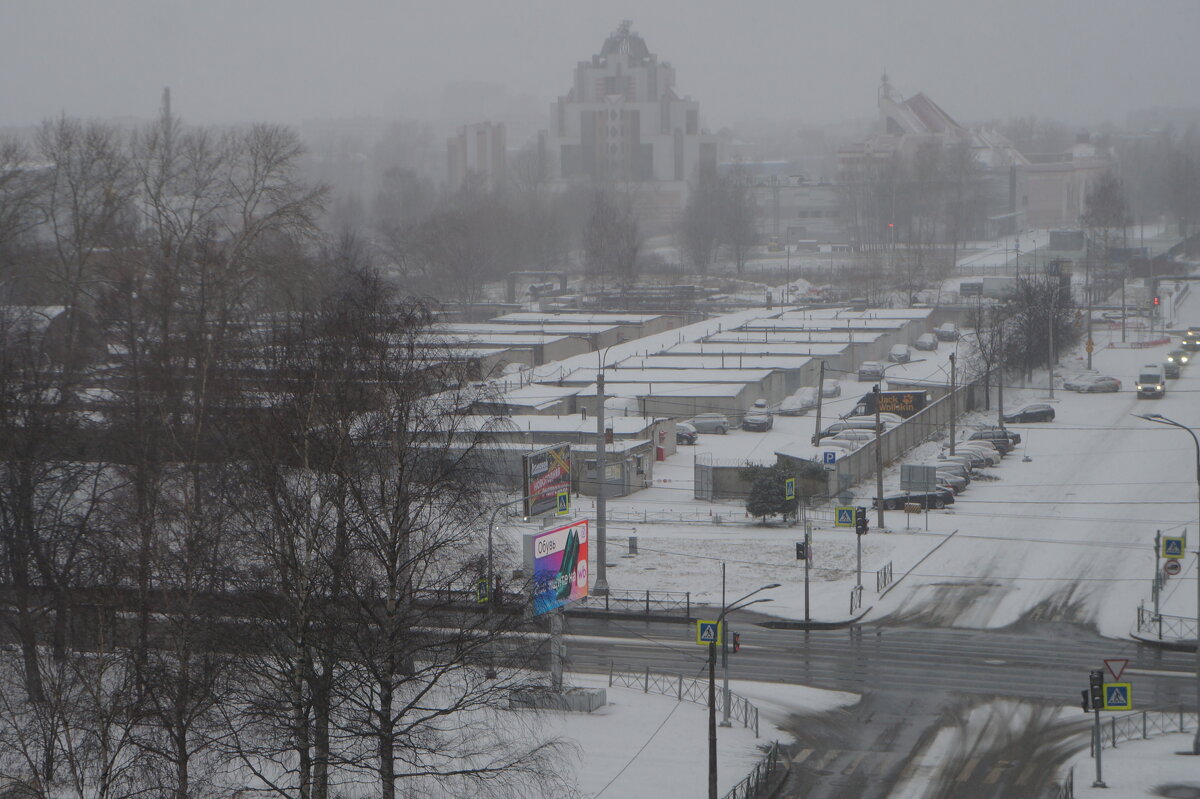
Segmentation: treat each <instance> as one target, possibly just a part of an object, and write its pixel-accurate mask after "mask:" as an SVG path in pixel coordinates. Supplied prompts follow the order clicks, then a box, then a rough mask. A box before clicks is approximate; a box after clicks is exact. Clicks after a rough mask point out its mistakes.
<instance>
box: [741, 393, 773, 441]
mask: <svg viewBox="0 0 1200 799" xmlns="http://www.w3.org/2000/svg"><path fill="white" fill-rule="evenodd" d="M774 426H775V416H774V414H772V413H771V409H770V408H768V407H767V401H766V400H761V399H760V400H755V401H754V406H753V407H751V408H750V410H748V411H746V415H745V416H743V417H742V429H743V430H750V431H752V432H757V433H765V432H767V431H768V430H770V429H771V428H772V427H774Z"/></svg>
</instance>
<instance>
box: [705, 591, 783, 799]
mask: <svg viewBox="0 0 1200 799" xmlns="http://www.w3.org/2000/svg"><path fill="white" fill-rule="evenodd" d="M778 587H779V583H771V584H770V585H764V586H761V587H759V588H755V589H754V590H753V591H751V592H750V593H748V594H746V595H745V596H743V597H741V598H740V599H735V600H734V601H733V602H731V603H729V604H728V605H726V606H725V607H723V608H721V614H720V615H719V616H717V629H718V630H719V631H721V640H722V641H724V640H725V631H724V628H723V626H722V625H724V623H725V616H726V615H727V614H729V613H732V612H733V611H735V610H742V609H743V608H748V607H750V606H751V605H757V604H758V603H760V602H770V601H771V600H770V599H769V598H766V597H764V598H762V599H755V600H753V601H752V602H746V600H747V599H750V597H752V596H754V595H755V594H757V593H759V592H761V591H768V590H770V589H772V588H778ZM742 603H745V604H742ZM708 799H717V642H716V641H712V642H711V643H709V645H708Z"/></svg>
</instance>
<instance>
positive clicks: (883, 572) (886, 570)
mask: <svg viewBox="0 0 1200 799" xmlns="http://www.w3.org/2000/svg"><path fill="white" fill-rule="evenodd" d="M891 584H892V562H891V561H890V560H889V561H888V562H887V565H886V566H884V567H883V568H882V569H880V570H879V571H877V572H875V592H876V593H883V589H885V588H887V587H888V586H889V585H891Z"/></svg>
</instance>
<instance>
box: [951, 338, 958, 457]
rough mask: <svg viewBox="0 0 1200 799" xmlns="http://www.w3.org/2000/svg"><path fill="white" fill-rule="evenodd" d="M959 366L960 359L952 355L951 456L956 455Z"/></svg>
mask: <svg viewBox="0 0 1200 799" xmlns="http://www.w3.org/2000/svg"><path fill="white" fill-rule="evenodd" d="M957 364H958V358H957V357H956V354H955V353H953V352H952V353H950V454H951V455H953V454H954V435H955V433H954V417H955V416H957V415H958V394H957V392H956V390H955V379H956V377H957V374H956V372H955V368H956V366H957Z"/></svg>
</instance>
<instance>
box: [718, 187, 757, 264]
mask: <svg viewBox="0 0 1200 799" xmlns="http://www.w3.org/2000/svg"><path fill="white" fill-rule="evenodd" d="M748 182H749V178H748V176H747V175H746V174H745V173H744V172H743V171H742V170H740V169H735V170H734V171H733V173H732V174H731V175H729V176H728V178H727V179H726V180H725V181H723V191H722V192H721V194H722V203H721V216H722V219H721V228H720V229H721V242H722V243H723V244H724V245H725V247H726V248H728V250H729V256H730V258H732V259H733V265H734V267H735V268H736V269H737V273H738V274H739V275H740V274H742V273H743V272H744V271H745V270H746V259H747V257H749V255H750V248H751V247H752V246H753V245H754V243H755V241H756V240H757V237H758V233H757V231H756V230H755V229H754V198H753V197H752V196H751V194H750V188H749V185H748Z"/></svg>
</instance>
